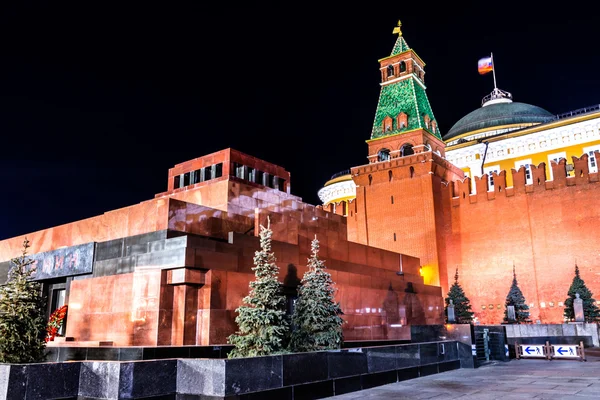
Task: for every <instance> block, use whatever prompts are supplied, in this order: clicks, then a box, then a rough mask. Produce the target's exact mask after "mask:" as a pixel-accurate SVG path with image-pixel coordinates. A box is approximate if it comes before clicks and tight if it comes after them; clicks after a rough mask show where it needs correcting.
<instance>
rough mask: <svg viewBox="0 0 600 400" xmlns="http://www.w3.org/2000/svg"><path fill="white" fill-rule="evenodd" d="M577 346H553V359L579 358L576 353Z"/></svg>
mask: <svg viewBox="0 0 600 400" xmlns="http://www.w3.org/2000/svg"><path fill="white" fill-rule="evenodd" d="M578 347H579V346H577V345H568V344H553V345H552V349H553V350H554V355H553V357H564V358H579V357H581V356H580V355H579V354H578V353H577V348H578Z"/></svg>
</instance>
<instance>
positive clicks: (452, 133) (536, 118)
mask: <svg viewBox="0 0 600 400" xmlns="http://www.w3.org/2000/svg"><path fill="white" fill-rule="evenodd" d="M482 103H483V104H482V107H481V108H478V109H477V110H475V111H472V112H470V113H469V114H467V115H465V116H464V117H462V118H461V119H460V120H458V122H456V123H455V124H454V126H452V128H450V130H449V131H448V133H446V134H445V135H444V137H443V138H444V141H445V142H446V144H447V145H450V146H451V145H453V144H457V143H462V142H465V141H469V140H474V139H479V138H484V137H489V136H495V135H497V134H500V133H505V132H508V131H512V130H516V129H522V128H525V127H528V126H531V125H536V124H540V123H545V122H549V121H551V120H553V119H554V118H555V116H554V115H553V114H551V113H550V112H548V111H546V110H544V109H543V108H541V107H538V106H534V105H531V104H526V103H519V102H513V101H512V95H511V94H510V93H508V92H505V91H503V90H500V89H495V90H494V91H493V92H492V93H491V94H490V95H489V96H486V97H485V98H484V99H483V101H482Z"/></svg>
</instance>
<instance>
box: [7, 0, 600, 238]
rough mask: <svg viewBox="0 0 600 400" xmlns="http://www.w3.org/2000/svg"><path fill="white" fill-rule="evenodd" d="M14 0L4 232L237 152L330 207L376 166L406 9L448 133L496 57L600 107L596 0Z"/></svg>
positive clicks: (549, 101) (512, 75)
mask: <svg viewBox="0 0 600 400" xmlns="http://www.w3.org/2000/svg"><path fill="white" fill-rule="evenodd" d="M6 3H9V2H6ZM10 3H13V2H10ZM14 3H19V4H17V5H10V6H6V5H2V6H1V7H2V8H1V11H0V33H1V35H2V44H1V50H0V51H1V53H0V54H1V56H2V57H1V61H0V137H1V139H0V148H1V150H2V152H1V156H0V240H1V239H5V238H9V237H13V236H18V235H23V234H25V233H28V232H33V231H37V230H40V229H44V228H49V227H52V226H56V225H60V224H64V223H68V222H72V221H76V220H79V219H83V218H88V217H92V216H95V215H100V214H102V213H103V212H106V211H109V210H113V209H116V208H120V207H125V206H129V205H132V204H136V203H139V202H141V201H144V200H148V199H151V198H152V197H153V196H154V194H155V193H159V192H162V191H165V190H166V187H167V171H168V169H169V168H170V167H172V166H173V165H175V164H177V163H180V162H183V161H186V160H189V159H192V158H196V157H199V156H203V155H205V154H208V153H211V152H214V151H218V150H221V149H224V148H227V147H232V148H235V149H237V150H239V151H242V152H245V153H248V154H251V155H253V156H256V157H258V158H261V159H264V160H266V161H269V162H272V163H275V164H278V165H281V166H283V167H284V168H285V169H286V170H288V171H289V172H290V173H291V185H292V193H293V194H295V195H297V196H300V197H302V198H303V199H304V201H306V202H308V203H311V204H319V200H318V197H317V191H318V189H319V188H320V187H321V186H322V185H323V184H324V183H325V182H326V181H327V180H328V179H329V177H330V176H331V175H332V174H334V173H336V172H339V171H341V170H344V169H347V168H350V167H352V166H357V165H362V164H365V163H366V162H367V159H366V155H367V145H366V143H365V140H367V139H369V135H370V130H371V126H372V123H373V119H374V116H375V109H376V106H377V100H378V96H379V91H380V87H379V82H380V73H379V69H378V66H379V64H378V61H377V60H378V59H380V58H383V57H387V56H388V55H389V54H390V52H391V50H392V47H393V45H394V42H395V39H396V37H395V35H393V34H392V29H393V28H394V26H395V25H396V22H397V20H398V19H401V20H402V24H403V25H402V31H403V34H404V37H405V39H406V40H407V42H408V44H409V45H410V46H411V47H412V48H413V49H414V50H415V51H416V52H417V54H418V55H419V56H420V57H421V58H422V59H423V60H424V61H425V63H426V67H425V70H426V76H425V83H426V85H427V88H428V89H427V92H428V95H429V100H430V103H431V105H432V108H433V112H434V114H435V118H436V119H437V121H438V124H439V126H440V129H441V131H442V134H445V133H446V132H447V131H448V129H450V127H451V126H452V125H453V124H454V123H455V122H456V121H457V120H458V119H460V118H461V117H462V116H464V115H465V114H467V113H469V112H471V111H473V110H474V109H476V108H478V107H479V106H480V104H481V99H482V97H484V96H485V95H487V94H489V92H490V91H491V90H492V89H493V80H492V75H491V74H488V75H485V76H480V75H478V73H477V60H478V59H479V58H481V57H484V56H487V55H489V54H490V52H493V54H494V61H495V66H496V78H497V81H498V86H499V87H500V88H501V89H504V90H507V91H509V92H512V94H513V96H514V100H515V101H520V102H524V103H529V104H535V105H537V106H540V107H543V108H545V109H547V110H548V111H550V112H551V113H554V114H558V113H563V112H567V111H571V110H574V109H578V108H581V107H586V106H591V105H594V104H598V103H600V80H599V79H598V71H600V56H599V54H600V51H599V50H598V37H599V35H600V34H599V33H598V32H599V31H598V30H599V26H600V25H599V24H598V21H597V19H598V18H597V14H596V13H595V12H594V11H593V10H594V3H593V2H591V1H579V2H561V3H559V4H560V7H559V8H555V7H554V6H552V4H553V3H551V2H529V1H520V2H510V1H503V2H492V1H488V2H484V1H480V2H466V1H462V2H445V3H442V4H446V5H443V6H441V8H440V6H439V5H437V4H436V3H441V2H432V1H430V2H427V1H379V2H375V1H371V2H356V4H358V5H360V6H353V5H352V4H354V3H352V2H348V1H347V2H326V1H321V2H318V3H317V2H315V3H311V2H281V3H280V5H278V6H273V5H269V6H266V5H263V3H261V2H244V3H243V4H244V5H243V6H238V5H236V4H235V3H234V2H199V1H189V2H130V1H120V2H114V3H113V2H93V5H92V2H87V1H80V2H72V3H69V2H63V1H60V2H45V3H44V4H42V5H38V4H36V5H34V4H31V3H29V4H26V3H25V2H14ZM21 3H23V4H21ZM213 3H214V4H213ZM362 3H364V4H362ZM532 3H535V4H536V5H531V4H532ZM218 4H219V5H218ZM523 4H529V5H528V6H524V5H523Z"/></svg>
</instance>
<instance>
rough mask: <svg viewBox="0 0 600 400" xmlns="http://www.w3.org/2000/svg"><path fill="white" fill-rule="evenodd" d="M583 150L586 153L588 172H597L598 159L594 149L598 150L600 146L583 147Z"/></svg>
mask: <svg viewBox="0 0 600 400" xmlns="http://www.w3.org/2000/svg"><path fill="white" fill-rule="evenodd" d="M583 151H584V152H585V153H586V154H587V155H588V168H589V171H590V172H598V160H596V154H594V151H600V146H593V147H584V148H583Z"/></svg>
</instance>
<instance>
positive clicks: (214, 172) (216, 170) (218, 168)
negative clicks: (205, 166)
mask: <svg viewBox="0 0 600 400" xmlns="http://www.w3.org/2000/svg"><path fill="white" fill-rule="evenodd" d="M210 169H211V171H210V176H211V178H213V179H214V178H220V177H221V176H223V163H219V164H215V165H212V166H211V168H210Z"/></svg>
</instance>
